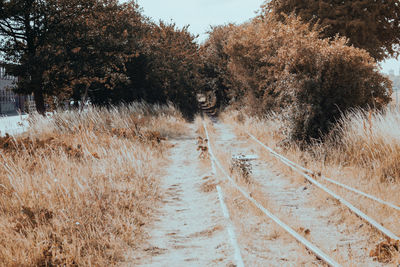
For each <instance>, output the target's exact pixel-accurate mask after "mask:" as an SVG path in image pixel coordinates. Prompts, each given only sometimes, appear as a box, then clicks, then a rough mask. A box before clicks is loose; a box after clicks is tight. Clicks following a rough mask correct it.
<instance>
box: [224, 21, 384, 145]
mask: <svg viewBox="0 0 400 267" xmlns="http://www.w3.org/2000/svg"><path fill="white" fill-rule="evenodd" d="M318 36H319V30H318V29H316V28H313V29H311V30H310V26H309V25H307V24H304V23H302V22H301V21H300V20H299V19H297V18H295V17H287V18H286V19H285V21H284V22H280V21H277V20H276V19H275V18H274V17H273V16H264V17H259V18H257V19H255V20H253V21H252V22H251V23H247V24H244V25H242V26H241V27H239V28H238V29H237V30H236V31H235V33H233V34H232V35H231V36H230V39H229V42H228V44H227V46H226V52H227V54H228V55H229V56H230V61H229V69H230V71H231V73H232V75H233V76H234V77H235V78H236V79H237V80H239V81H241V83H242V85H243V86H242V88H243V90H244V93H243V95H245V96H246V97H245V98H242V102H246V103H247V104H248V105H250V107H251V110H252V111H253V113H255V114H259V115H263V114H265V113H266V112H269V111H280V112H281V111H284V114H285V115H286V117H287V119H288V123H289V128H290V133H289V135H290V139H292V140H295V141H298V142H300V143H302V142H309V141H311V140H312V139H319V138H321V137H322V136H323V135H325V134H326V133H328V132H329V131H330V129H331V128H332V124H333V123H335V122H336V121H337V120H338V119H339V118H340V117H341V114H342V113H343V112H346V111H348V110H350V109H352V108H356V107H361V108H377V109H380V108H382V107H383V106H385V105H386V104H387V103H388V102H389V101H390V95H391V83H390V81H389V80H388V79H387V78H386V77H384V76H383V75H382V74H380V73H379V70H378V67H377V64H376V62H375V61H374V59H373V58H372V57H370V56H369V54H368V53H367V52H366V51H365V50H362V49H358V48H354V47H351V46H348V45H347V43H346V39H344V38H336V39H334V40H328V39H322V40H321V39H319V38H318Z"/></svg>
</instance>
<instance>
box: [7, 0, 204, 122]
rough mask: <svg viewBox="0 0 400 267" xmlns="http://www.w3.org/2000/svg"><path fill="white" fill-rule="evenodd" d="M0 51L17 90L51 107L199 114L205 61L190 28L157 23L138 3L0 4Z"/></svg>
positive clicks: (60, 0)
mask: <svg viewBox="0 0 400 267" xmlns="http://www.w3.org/2000/svg"><path fill="white" fill-rule="evenodd" d="M0 35H1V36H2V37H3V39H2V42H1V44H0V51H1V52H2V54H3V57H4V58H5V59H6V61H8V62H13V63H16V64H17V65H16V66H15V65H14V67H13V68H10V69H9V70H8V71H9V72H10V73H11V74H13V75H16V76H18V77H19V81H18V85H17V89H16V91H17V92H19V93H24V94H31V93H33V95H34V98H35V103H36V107H37V110H38V111H39V113H42V114H44V112H45V103H46V102H47V103H48V104H50V105H55V106H57V105H64V104H65V103H68V102H69V100H75V103H78V101H81V102H86V100H87V99H90V100H91V101H92V103H94V104H96V105H110V104H119V103H121V102H132V101H135V100H146V101H148V102H153V103H154V102H157V103H166V102H169V101H171V102H174V103H175V104H176V105H177V106H178V107H179V108H181V109H182V111H183V112H184V113H185V115H187V117H189V118H190V117H192V116H193V114H194V113H195V112H196V108H197V103H196V98H195V95H196V94H195V90H197V87H199V86H198V81H199V79H197V78H196V77H195V76H196V75H197V73H198V66H199V64H200V63H199V62H200V61H199V58H198V53H197V52H198V45H197V44H196V43H195V41H194V39H195V37H194V36H192V35H191V34H190V33H189V32H188V31H187V29H186V28H183V29H178V28H177V27H175V25H165V24H164V23H160V24H155V23H153V22H151V21H149V19H147V18H145V17H144V16H143V15H142V14H141V10H140V8H139V7H138V6H137V4H136V2H135V1H130V2H128V3H123V4H121V3H120V2H119V1H117V0H85V1H84V0H72V1H69V0H68V1H67V0H29V1H21V0H10V1H4V0H3V1H1V2H0Z"/></svg>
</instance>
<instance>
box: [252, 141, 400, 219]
mask: <svg viewBox="0 0 400 267" xmlns="http://www.w3.org/2000/svg"><path fill="white" fill-rule="evenodd" d="M248 135H249V136H250V137H251V138H252V139H253V140H254V141H256V142H257V143H259V144H262V145H264V144H263V143H261V142H260V141H259V140H258V139H257V138H256V137H254V136H253V135H252V134H248ZM267 150H269V151H270V152H271V153H272V154H274V155H275V156H276V157H279V158H281V159H282V160H284V161H286V162H288V163H290V164H292V165H293V166H295V167H297V168H299V169H301V170H303V171H304V172H307V173H309V174H312V175H315V173H314V172H313V171H311V170H309V169H307V168H304V167H303V166H301V165H299V164H297V163H295V162H293V161H291V160H289V159H288V158H286V157H284V156H283V155H280V154H278V153H277V152H275V151H274V150H272V149H271V148H269V147H268V148H267ZM321 178H322V179H323V180H325V181H327V182H329V183H331V184H335V185H337V186H340V187H343V188H345V189H347V190H349V191H352V192H354V193H357V194H359V195H362V196H364V197H366V198H369V199H372V200H374V201H376V202H378V203H380V204H382V205H386V206H388V207H391V208H393V209H395V210H398V211H400V207H399V206H396V205H395V204H393V203H390V202H388V201H385V200H382V199H380V198H377V197H375V196H373V195H370V194H367V193H365V192H363V191H360V190H358V189H356V188H353V187H351V186H348V185H345V184H342V183H340V182H338V181H335V180H333V179H331V178H328V177H326V176H323V175H322V176H321Z"/></svg>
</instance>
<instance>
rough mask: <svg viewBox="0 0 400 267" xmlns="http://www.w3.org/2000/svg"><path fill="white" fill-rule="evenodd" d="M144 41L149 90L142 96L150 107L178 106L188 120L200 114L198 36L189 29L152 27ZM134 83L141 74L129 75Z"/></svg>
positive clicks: (132, 73)
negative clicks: (153, 105) (198, 98)
mask: <svg viewBox="0 0 400 267" xmlns="http://www.w3.org/2000/svg"><path fill="white" fill-rule="evenodd" d="M149 26H150V30H149V32H148V34H147V36H146V39H145V40H144V43H145V44H146V45H145V50H144V52H143V55H144V56H145V57H146V59H143V60H145V63H144V64H145V65H144V66H145V68H146V71H145V73H146V86H145V88H144V90H143V91H142V92H141V93H140V96H141V98H142V99H143V100H146V101H148V102H150V103H167V102H172V103H174V104H175V105H176V106H177V107H178V108H179V109H180V110H181V111H182V113H183V114H184V115H185V116H186V118H188V119H192V118H193V116H194V114H195V113H196V112H197V109H198V103H197V98H196V93H197V92H198V91H199V88H200V87H201V81H202V80H201V77H200V75H199V71H200V67H201V61H200V57H199V47H198V45H197V43H196V42H195V36H193V35H192V34H190V33H189V32H188V28H187V27H183V28H181V29H180V28H177V27H176V25H175V24H165V23H163V22H160V24H158V25H157V24H151V25H149ZM129 76H130V78H131V79H132V80H133V79H134V77H135V76H137V72H134V71H133V69H131V72H130V73H129Z"/></svg>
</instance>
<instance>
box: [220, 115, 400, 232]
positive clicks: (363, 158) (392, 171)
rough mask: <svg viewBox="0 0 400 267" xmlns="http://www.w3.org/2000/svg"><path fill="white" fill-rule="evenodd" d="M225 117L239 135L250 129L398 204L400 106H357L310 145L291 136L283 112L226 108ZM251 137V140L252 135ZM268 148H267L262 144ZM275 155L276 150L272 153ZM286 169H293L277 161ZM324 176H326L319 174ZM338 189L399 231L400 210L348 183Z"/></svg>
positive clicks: (300, 159) (316, 167) (308, 163)
mask: <svg viewBox="0 0 400 267" xmlns="http://www.w3.org/2000/svg"><path fill="white" fill-rule="evenodd" d="M222 119H223V120H224V122H226V123H229V124H232V125H234V127H235V131H236V133H237V135H241V136H247V133H252V134H253V135H254V136H255V137H257V138H258V139H259V140H261V141H262V142H264V143H265V144H267V145H268V146H270V147H271V148H273V149H274V150H276V151H277V152H279V153H281V154H283V155H284V156H286V157H287V158H289V159H291V160H293V161H295V162H297V163H299V164H301V165H303V166H305V167H307V168H309V169H311V170H313V171H314V172H315V173H318V172H321V173H322V175H325V176H326V177H331V178H333V179H335V180H338V181H339V182H342V183H345V184H347V185H349V186H352V187H354V188H357V189H359V190H362V191H364V192H366V193H369V194H372V195H375V196H377V197H379V198H381V199H384V200H386V201H389V202H392V203H394V204H397V205H399V204H400V195H399V194H398V192H399V190H400V112H399V111H395V110H387V111H385V112H384V113H371V112H364V111H354V112H352V113H350V114H348V115H347V116H346V117H345V118H343V119H342V121H341V127H338V128H337V129H336V131H335V135H332V136H331V137H329V138H328V140H327V141H326V142H325V143H322V144H321V143H316V144H314V145H312V146H310V147H309V149H308V150H306V151H304V150H301V149H300V148H299V147H298V146H296V145H295V144H293V143H290V142H288V141H287V140H288V138H287V130H286V129H287V128H286V127H285V119H284V118H283V117H282V116H281V115H279V114H271V115H269V116H266V117H265V118H254V117H250V116H247V115H244V114H243V113H242V112H241V111H232V110H230V111H227V112H225V114H223V115H222ZM249 142H250V140H249ZM263 152H265V150H263ZM270 160H272V161H274V159H272V156H271V157H270ZM274 162H275V163H276V166H277V167H278V166H279V169H280V170H281V171H282V172H284V173H289V172H290V171H289V170H288V169H287V168H285V167H283V166H284V165H283V164H282V165H280V164H279V162H278V161H274ZM321 181H322V180H321ZM327 185H329V187H331V188H332V189H334V191H336V192H337V193H339V194H340V195H342V196H344V197H345V198H346V199H347V200H349V201H350V202H352V203H353V204H355V205H356V206H357V207H359V208H361V209H362V210H363V211H365V212H366V213H367V214H368V215H369V216H371V217H372V218H374V219H376V220H377V221H378V222H380V223H382V224H383V225H384V226H385V227H387V228H388V229H390V230H392V231H393V232H394V233H396V234H399V233H400V225H399V224H398V223H397V222H398V221H399V220H400V213H399V212H397V211H395V210H393V209H390V208H388V207H385V206H382V205H381V204H378V203H376V202H373V201H371V200H369V199H366V198H363V197H360V196H357V195H356V194H354V193H351V192H349V191H346V190H344V189H341V188H338V187H336V186H332V185H330V184H327Z"/></svg>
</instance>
